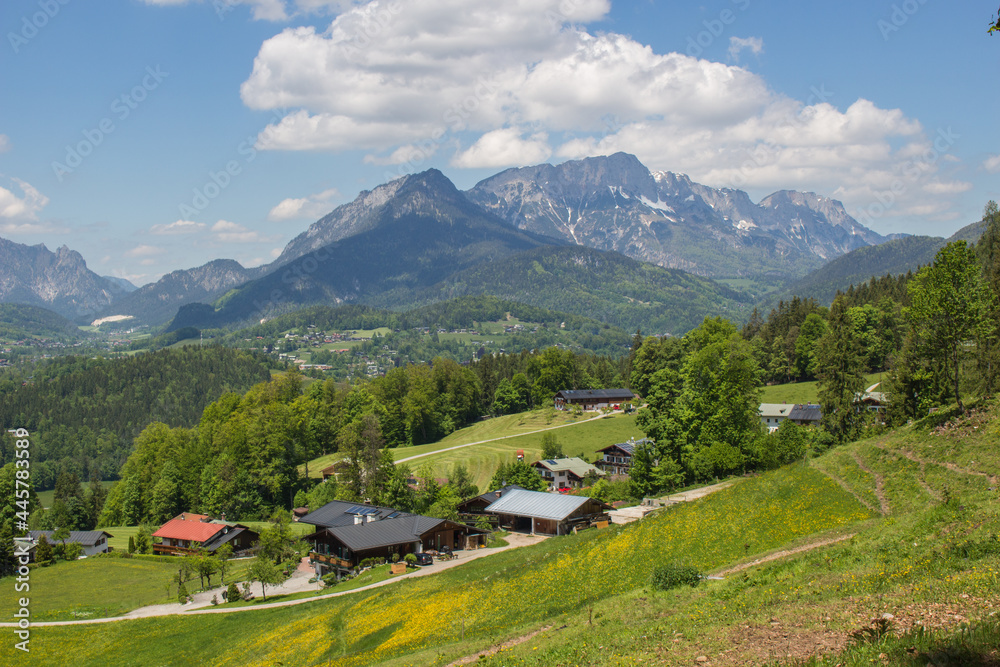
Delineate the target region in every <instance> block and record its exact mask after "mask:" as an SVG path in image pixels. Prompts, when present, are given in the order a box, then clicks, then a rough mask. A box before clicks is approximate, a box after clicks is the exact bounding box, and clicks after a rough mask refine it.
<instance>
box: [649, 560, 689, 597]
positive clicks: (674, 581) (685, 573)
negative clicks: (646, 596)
mask: <svg viewBox="0 0 1000 667" xmlns="http://www.w3.org/2000/svg"><path fill="white" fill-rule="evenodd" d="M701 580H702V574H701V572H699V571H698V568H696V567H694V566H691V565H675V564H668V565H659V566H657V567H655V568H653V576H652V577H651V578H650V584H651V585H652V587H653V590H656V591H669V590H670V589H672V588H678V587H680V586H683V585H685V584H687V585H689V586H691V587H692V588H693V587H695V586H697V585H698V583H699V582H700V581H701Z"/></svg>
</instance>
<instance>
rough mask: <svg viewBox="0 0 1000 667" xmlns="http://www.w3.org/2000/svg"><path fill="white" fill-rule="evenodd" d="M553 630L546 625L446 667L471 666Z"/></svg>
mask: <svg viewBox="0 0 1000 667" xmlns="http://www.w3.org/2000/svg"><path fill="white" fill-rule="evenodd" d="M563 627H565V626H563ZM551 629H552V626H551V625H546V626H545V627H544V628H539V629H538V630H535V631H534V632H529V633H528V634H526V635H524V636H522V637H515V638H514V639H508V640H507V641H505V642H503V643H502V644H496V645H494V646H491V647H489V648H488V649H484V650H482V651H480V652H479V653H476V654H475V655H467V656H465V657H464V658H459V659H458V660H455V661H454V662H449V663H448V664H447V665H446V666H445V667H459V665H471V664H472V663H474V662H478V661H479V659H480V658H488V657H490V656H493V655H496V654H497V653H499V652H500V651H503V650H504V649H508V648H511V647H512V646H517V645H518V644H523V643H524V642H526V641H528V640H529V639H531V638H532V637H535V636H537V635H540V634H542V633H543V632H545V631H547V630H551Z"/></svg>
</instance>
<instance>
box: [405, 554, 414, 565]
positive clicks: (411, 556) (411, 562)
mask: <svg viewBox="0 0 1000 667" xmlns="http://www.w3.org/2000/svg"><path fill="white" fill-rule="evenodd" d="M403 560H404V561H406V564H407V565H409V566H410V567H416V566H417V556H416V555H415V554H406V555H405V556H403Z"/></svg>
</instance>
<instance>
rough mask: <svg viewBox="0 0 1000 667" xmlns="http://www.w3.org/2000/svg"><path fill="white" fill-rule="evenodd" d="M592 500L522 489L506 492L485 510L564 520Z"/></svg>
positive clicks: (493, 512) (495, 512) (494, 512)
mask: <svg viewBox="0 0 1000 667" xmlns="http://www.w3.org/2000/svg"><path fill="white" fill-rule="evenodd" d="M588 500H590V498H587V497H586V496H564V495H560V494H558V493H542V492H541V491H526V490H524V489H520V490H518V491H511V492H510V493H507V494H505V495H504V496H503V497H502V498H500V500H498V501H496V502H495V503H493V504H491V505H490V506H489V507H487V508H486V509H485V510H484V511H486V512H489V513H490V514H513V515H516V516H529V517H533V518H535V519H553V520H555V521H562V520H563V519H565V518H566V517H568V516H569V515H570V514H572V513H573V512H575V511H576V510H578V509H579V508H580V507H581V506H582V505H584V504H586V502H587V501H588Z"/></svg>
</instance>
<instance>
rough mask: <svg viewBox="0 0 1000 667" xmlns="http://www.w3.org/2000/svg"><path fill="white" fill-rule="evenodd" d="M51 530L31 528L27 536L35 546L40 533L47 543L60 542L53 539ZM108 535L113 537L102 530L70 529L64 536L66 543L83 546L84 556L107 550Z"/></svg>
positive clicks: (103, 552)
mask: <svg viewBox="0 0 1000 667" xmlns="http://www.w3.org/2000/svg"><path fill="white" fill-rule="evenodd" d="M52 532H53V531H51V530H32V531H29V532H28V538H29V539H30V541H31V542H32V544H34V545H35V546H38V540H39V538H40V537H41V536H42V535H44V536H45V539H46V541H47V542H48V543H49V544H55V543H60V542H62V540H53V539H52ZM109 537H114V535H111V534H110V533H106V532H104V531H103V530H71V531H70V533H69V537H67V538H66V544H69V543H71V542H76V543H77V544H79V545H80V546H81V547H83V555H84V556H93V555H94V554H105V553H107V552H108V538H109Z"/></svg>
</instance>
